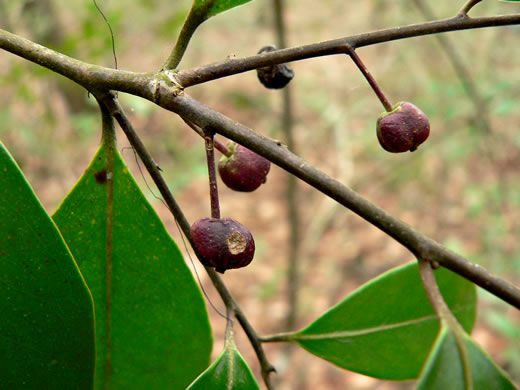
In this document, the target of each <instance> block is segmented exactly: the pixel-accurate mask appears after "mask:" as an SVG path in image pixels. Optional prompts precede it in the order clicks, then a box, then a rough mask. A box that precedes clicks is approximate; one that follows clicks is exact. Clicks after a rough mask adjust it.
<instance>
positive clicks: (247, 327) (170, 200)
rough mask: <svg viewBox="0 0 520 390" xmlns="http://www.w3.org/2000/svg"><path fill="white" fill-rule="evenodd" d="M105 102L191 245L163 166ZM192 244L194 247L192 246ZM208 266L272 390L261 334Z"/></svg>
mask: <svg viewBox="0 0 520 390" xmlns="http://www.w3.org/2000/svg"><path fill="white" fill-rule="evenodd" d="M98 97H99V98H100V99H101V101H102V102H103V104H105V106H106V107H107V108H108V109H109V110H110V113H111V115H112V116H113V117H114V118H115V119H116V121H117V122H118V123H119V125H120V126H121V129H122V130H123V131H124V133H125V134H126V136H127V138H128V141H129V142H130V144H131V145H132V147H133V148H134V150H135V151H136V153H137V154H138V155H139V158H140V159H141V161H142V162H143V164H144V166H145V168H146V170H147V171H148V173H149V174H150V176H151V177H152V180H153V181H154V183H155V185H156V186H157V188H158V189H159V192H160V193H161V195H162V197H163V199H164V201H165V202H166V205H167V206H168V209H169V210H170V212H171V213H172V214H173V216H174V218H175V220H176V221H177V223H178V224H179V226H180V228H181V230H182V231H183V233H184V235H185V236H186V238H187V239H188V241H189V242H190V244H191V237H190V224H189V222H188V220H187V219H186V216H185V215H184V213H183V212H182V210H181V208H180V206H179V204H178V203H177V201H176V200H175V198H174V197H173V194H172V193H171V191H170V189H169V188H168V185H167V184H166V182H165V181H164V179H163V177H162V174H161V172H160V170H159V166H158V165H157V164H156V163H155V161H154V160H153V158H152V156H151V155H150V153H149V152H148V150H147V149H146V146H145V145H144V144H143V142H142V140H141V138H140V137H139V136H138V135H137V133H136V131H135V129H134V127H133V126H132V123H131V122H130V121H129V120H128V118H127V116H126V114H125V113H124V111H123V108H122V107H121V105H120V104H119V102H118V101H117V100H116V99H115V97H114V96H113V94H110V93H109V94H104V96H98ZM192 247H194V246H193V245H192ZM204 268H205V269H206V272H207V273H208V275H209V277H210V279H211V281H212V282H213V285H214V286H215V288H216V290H217V292H218V293H219V295H220V297H221V298H222V300H223V301H224V304H225V305H226V309H227V311H228V312H229V311H230V310H232V311H233V312H234V313H235V317H236V318H237V320H238V322H239V323H240V325H241V326H242V328H243V329H244V332H245V333H246V335H247V337H248V339H249V341H250V342H251V345H252V346H253V349H254V350H255V352H256V355H257V357H258V361H259V362H260V367H261V370H262V377H263V379H264V382H265V384H266V386H267V388H268V389H272V388H273V385H272V383H271V378H270V375H269V374H270V373H272V372H275V371H276V370H275V368H274V367H273V366H272V365H271V363H269V361H268V360H267V356H266V354H265V352H264V350H263V348H262V345H261V343H260V341H259V338H258V335H257V334H256V332H255V330H254V328H253V327H252V326H251V324H250V323H249V321H248V320H247V317H246V316H245V314H244V313H243V312H242V309H241V308H240V306H239V305H238V304H237V303H236V301H235V300H234V298H233V296H232V295H231V293H230V292H229V290H228V289H227V287H226V285H225V284H224V282H223V281H222V278H221V277H220V276H219V275H218V274H217V272H216V271H215V269H214V268H212V267H206V266H205V267H204Z"/></svg>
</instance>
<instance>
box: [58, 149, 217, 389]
mask: <svg viewBox="0 0 520 390" xmlns="http://www.w3.org/2000/svg"><path fill="white" fill-rule="evenodd" d="M110 151H113V155H111V153H109V152H110ZM110 156H112V157H111V158H110ZM111 161H112V162H111ZM110 165H113V168H112V169H110ZM110 171H112V175H110ZM107 172H108V173H107ZM111 178H113V180H112V179H111ZM111 185H112V186H113V187H112V188H111ZM54 219H55V221H56V224H57V225H58V227H59V228H60V230H61V232H62V234H63V236H64V237H65V239H66V241H67V244H68V245H69V247H70V249H71V251H72V253H73V254H74V256H75V258H76V260H77V262H78V265H79V267H80V269H81V271H82V273H83V275H84V276H85V279H86V281H87V284H88V285H89V287H90V290H91V291H92V295H93V297H94V302H95V306H96V329H97V335H96V342H97V346H98V351H97V364H96V388H98V389H100V388H103V389H128V390H131V389H139V390H142V389H147V390H153V389H160V390H163V389H184V388H185V387H186V386H187V385H188V384H189V383H191V381H192V380H193V379H194V378H195V377H196V376H197V375H198V374H199V373H200V372H202V371H203V370H204V369H205V368H206V367H207V366H208V365H209V363H210V354H211V349H212V337H211V329H210V325H209V319H208V314H207V311H206V306H205V303H204V300H203V298H202V295H201V293H200V289H199V287H198V286H197V284H196V282H195V280H194V279H193V277H192V274H191V272H190V270H189V269H188V267H187V265H186V263H185V262H184V259H183V257H182V254H181V253H180V251H179V249H178V248H177V246H176V245H175V243H174V242H173V240H172V239H171V237H170V236H169V234H168V233H167V231H166V230H165V228H164V225H163V224H162V222H161V221H160V219H159V218H158V216H157V215H156V214H155V212H154V210H153V209H152V207H151V206H150V204H149V203H148V202H147V201H146V199H145V197H144V195H143V194H142V192H141V191H140V189H139V188H138V186H137V184H136V183H135V181H134V179H133V177H132V176H131V175H130V173H129V172H128V169H127V167H126V166H125V165H124V162H123V161H122V159H121V156H120V155H119V153H118V152H117V149H115V147H113V146H111V145H109V147H106V146H102V147H101V148H100V150H99V151H98V153H97V154H96V156H95V157H94V159H93V160H92V162H91V164H90V166H89V167H88V169H87V170H86V172H85V173H84V175H83V176H82V178H81V179H80V180H79V182H78V183H77V184H76V186H75V187H74V188H73V190H72V191H71V192H70V193H69V195H68V196H67V198H66V199H65V200H64V202H63V204H62V205H61V206H60V208H59V209H58V210H57V211H56V213H55V215H54Z"/></svg>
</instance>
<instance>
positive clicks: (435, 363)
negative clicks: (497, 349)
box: [417, 327, 516, 390]
mask: <svg viewBox="0 0 520 390" xmlns="http://www.w3.org/2000/svg"><path fill="white" fill-rule="evenodd" d="M464 338H465V342H466V350H467V353H468V358H469V363H470V364H469V366H470V369H471V378H472V382H473V388H474V389H500V390H507V389H512V390H514V389H516V387H515V385H513V383H512V382H511V380H510V379H509V378H508V377H507V375H506V373H505V372H504V371H503V370H502V369H501V368H500V367H498V366H497V365H496V364H495V363H494V362H493V360H492V359H491V358H490V357H489V356H488V355H487V354H486V353H485V352H484V351H483V350H482V349H480V347H479V346H478V345H477V344H475V343H474V341H473V340H472V339H471V337H469V336H467V335H464ZM462 367H463V366H462V361H461V358H460V354H459V350H458V348H457V343H456V341H455V335H454V333H453V332H452V331H451V330H450V329H449V328H448V327H443V329H442V330H441V332H440V333H439V336H438V337H437V341H436V343H435V346H434V348H433V349H432V352H431V354H430V357H429V358H428V361H427V362H426V364H425V367H424V369H423V372H422V374H421V377H420V379H419V383H418V385H417V390H445V389H454V390H458V389H461V390H463V389H465V388H466V387H465V380H464V373H463V369H462Z"/></svg>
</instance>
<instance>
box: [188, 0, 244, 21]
mask: <svg viewBox="0 0 520 390" xmlns="http://www.w3.org/2000/svg"><path fill="white" fill-rule="evenodd" d="M250 1H252V0H194V2H193V7H192V10H193V11H195V12H200V13H201V14H202V15H204V16H203V18H204V19H209V18H211V17H212V16H215V15H217V14H220V13H221V12H224V11H227V10H229V9H231V8H235V7H238V6H239V5H242V4H245V3H249V2H250Z"/></svg>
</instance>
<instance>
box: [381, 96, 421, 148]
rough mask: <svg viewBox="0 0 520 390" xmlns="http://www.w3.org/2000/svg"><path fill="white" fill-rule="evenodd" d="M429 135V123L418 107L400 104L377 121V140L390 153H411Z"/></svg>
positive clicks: (407, 103)
mask: <svg viewBox="0 0 520 390" xmlns="http://www.w3.org/2000/svg"><path fill="white" fill-rule="evenodd" d="M429 135H430V122H429V121H428V118H427V117H426V115H425V114H424V112H422V111H421V110H420V109H419V107H417V106H415V105H414V104H412V103H409V102H400V103H397V104H396V105H395V106H394V109H393V110H392V111H390V112H385V113H383V114H382V115H381V116H380V117H379V119H378V120H377V139H378V140H379V143H380V144H381V146H382V147H383V149H385V150H387V151H389V152H392V153H401V152H408V151H410V152H413V151H414V150H416V149H417V148H418V147H419V145H420V144H422V143H423V142H424V141H426V139H427V138H428V136H429Z"/></svg>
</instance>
